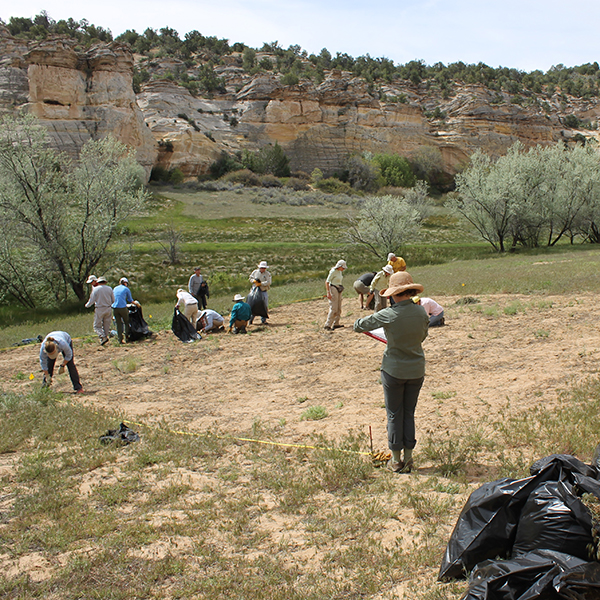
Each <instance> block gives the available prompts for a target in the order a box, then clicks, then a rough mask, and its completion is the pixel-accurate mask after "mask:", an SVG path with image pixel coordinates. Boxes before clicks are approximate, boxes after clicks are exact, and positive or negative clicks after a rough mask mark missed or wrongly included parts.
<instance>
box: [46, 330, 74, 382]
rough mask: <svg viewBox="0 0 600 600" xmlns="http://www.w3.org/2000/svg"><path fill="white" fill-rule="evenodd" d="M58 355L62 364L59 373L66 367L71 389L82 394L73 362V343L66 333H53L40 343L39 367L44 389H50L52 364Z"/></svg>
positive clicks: (52, 371)
mask: <svg viewBox="0 0 600 600" xmlns="http://www.w3.org/2000/svg"><path fill="white" fill-rule="evenodd" d="M59 353H62V355H63V362H62V364H61V365H60V369H59V373H62V372H63V371H64V368H65V366H66V367H67V369H68V370H69V377H70V378H71V383H72V384H73V389H74V390H75V391H76V392H77V393H81V392H83V386H82V385H81V382H80V381H79V373H78V372H77V367H76V366H75V361H74V360H73V342H72V340H71V336H70V335H69V334H68V333H67V332H66V331H53V332H52V333H49V334H48V335H47V336H46V338H45V339H44V341H43V342H42V347H41V348H40V367H41V368H42V371H43V372H44V387H50V385H51V384H52V375H53V374H54V364H55V363H56V359H57V358H58V354H59Z"/></svg>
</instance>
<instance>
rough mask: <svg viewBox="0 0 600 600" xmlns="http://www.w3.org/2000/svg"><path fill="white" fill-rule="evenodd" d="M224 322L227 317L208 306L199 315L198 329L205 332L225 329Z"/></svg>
mask: <svg viewBox="0 0 600 600" xmlns="http://www.w3.org/2000/svg"><path fill="white" fill-rule="evenodd" d="M224 323H225V319H224V318H223V317H222V316H221V315H220V314H219V313H218V312H217V311H216V310H211V309H210V308H207V309H205V310H203V311H201V312H200V314H199V315H198V320H197V321H196V329H197V330H198V331H201V332H204V333H208V332H209V331H218V330H219V329H223V325H224Z"/></svg>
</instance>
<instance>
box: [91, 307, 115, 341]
mask: <svg viewBox="0 0 600 600" xmlns="http://www.w3.org/2000/svg"><path fill="white" fill-rule="evenodd" d="M111 325H112V309H111V308H110V306H109V307H108V308H97V309H96V310H95V311H94V331H95V332H96V333H97V334H98V337H99V338H100V339H104V338H108V337H109V336H110V326H111Z"/></svg>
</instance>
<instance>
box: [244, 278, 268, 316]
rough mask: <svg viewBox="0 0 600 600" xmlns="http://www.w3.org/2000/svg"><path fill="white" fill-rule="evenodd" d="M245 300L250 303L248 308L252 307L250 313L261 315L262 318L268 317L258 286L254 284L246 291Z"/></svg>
mask: <svg viewBox="0 0 600 600" xmlns="http://www.w3.org/2000/svg"><path fill="white" fill-rule="evenodd" d="M246 302H247V303H248V304H249V305H250V308H251V309H252V314H253V315H254V316H255V317H263V318H264V319H268V318H269V315H268V313H267V307H266V306H265V301H264V298H263V295H262V294H261V291H260V287H258V286H255V287H253V288H252V289H251V290H250V292H248V297H247V298H246Z"/></svg>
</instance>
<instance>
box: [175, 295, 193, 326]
mask: <svg viewBox="0 0 600 600" xmlns="http://www.w3.org/2000/svg"><path fill="white" fill-rule="evenodd" d="M175 307H176V308H177V309H178V310H179V312H180V313H181V314H182V315H183V316H184V317H185V318H186V319H187V320H188V321H189V322H190V323H191V324H192V325H193V326H194V327H196V321H197V320H198V300H196V298H194V296H192V295H191V294H190V293H189V292H186V291H185V290H184V289H183V288H179V289H178V290H177V302H176V304H175Z"/></svg>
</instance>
